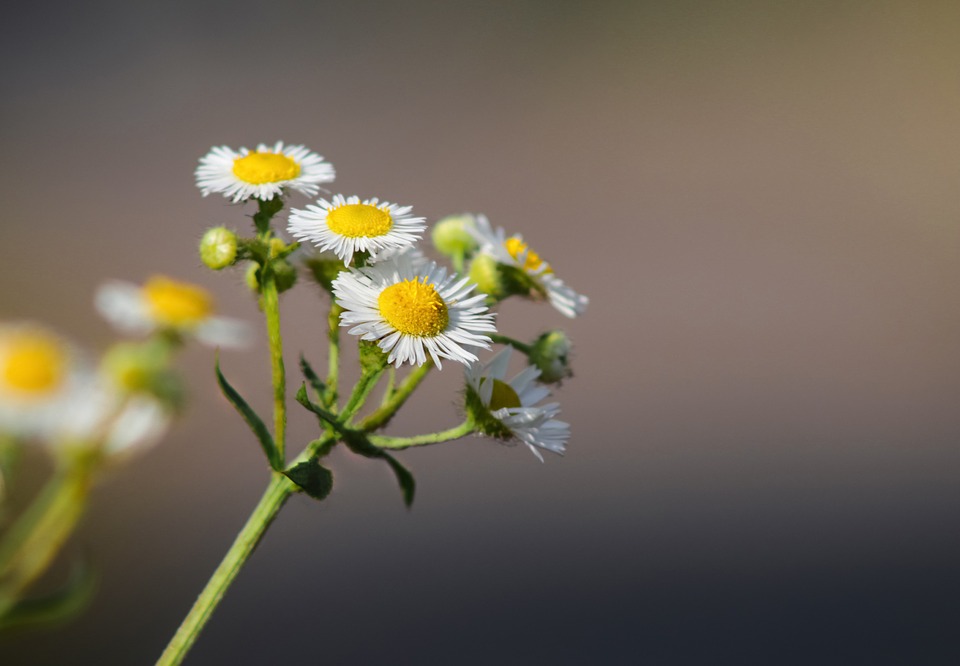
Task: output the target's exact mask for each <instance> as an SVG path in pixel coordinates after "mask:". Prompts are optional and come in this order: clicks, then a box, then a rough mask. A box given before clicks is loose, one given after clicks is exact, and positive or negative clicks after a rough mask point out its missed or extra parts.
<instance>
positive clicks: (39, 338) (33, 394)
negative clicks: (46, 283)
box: [0, 323, 93, 437]
mask: <svg viewBox="0 0 960 666" xmlns="http://www.w3.org/2000/svg"><path fill="white" fill-rule="evenodd" d="M92 376H93V374H92V372H91V371H90V370H89V369H88V368H86V366H85V365H84V364H83V363H82V361H80V360H79V359H78V355H77V353H76V351H75V350H74V348H73V347H72V346H71V345H69V344H68V343H67V342H66V341H64V340H63V339H62V338H60V337H59V336H57V335H55V334H53V333H51V332H49V331H47V330H46V329H43V328H41V327H39V326H36V325H34V324H26V323H21V324H3V325H0V433H4V434H7V435H11V436H13V437H45V436H48V435H50V433H51V432H52V431H53V430H54V429H56V427H57V424H58V423H59V422H60V420H61V419H62V415H63V413H64V410H65V408H66V407H67V406H68V405H70V403H71V402H72V401H73V399H74V398H75V397H76V396H77V395H78V394H82V393H83V392H84V388H85V387H86V386H87V385H89V384H90V383H91V382H90V380H91V378H92Z"/></svg>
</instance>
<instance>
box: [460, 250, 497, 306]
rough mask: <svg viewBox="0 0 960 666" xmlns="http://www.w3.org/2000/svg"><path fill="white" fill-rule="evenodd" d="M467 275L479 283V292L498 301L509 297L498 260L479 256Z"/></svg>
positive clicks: (488, 256)
mask: <svg viewBox="0 0 960 666" xmlns="http://www.w3.org/2000/svg"><path fill="white" fill-rule="evenodd" d="M467 274H468V275H469V276H470V279H471V280H473V281H474V282H476V283H477V291H479V292H482V293H484V294H487V295H488V296H490V297H491V298H493V299H496V300H500V299H501V298H503V297H504V296H506V295H507V291H506V285H504V283H503V278H502V275H501V271H500V267H499V265H498V264H497V260H496V259H494V258H493V257H491V256H490V255H489V254H479V255H477V256H476V257H474V258H473V261H471V262H470V270H469V271H468V272H467Z"/></svg>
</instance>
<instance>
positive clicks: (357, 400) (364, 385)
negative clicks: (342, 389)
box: [339, 367, 385, 424]
mask: <svg viewBox="0 0 960 666" xmlns="http://www.w3.org/2000/svg"><path fill="white" fill-rule="evenodd" d="M384 369H385V368H384V367H381V368H379V369H378V370H373V371H371V372H364V373H362V374H361V375H360V379H359V380H357V384H356V386H354V387H353V393H351V394H350V399H349V400H348V401H347V404H346V406H345V407H344V408H343V411H342V412H340V414H339V417H340V422H341V423H343V424H347V423H349V422H350V419H352V418H353V416H354V414H356V413H357V412H358V411H359V410H360V408H361V407H363V403H364V402H366V400H367V396H369V395H370V392H371V391H372V390H373V387H374V386H376V385H377V380H379V379H380V375H382V374H383V371H384Z"/></svg>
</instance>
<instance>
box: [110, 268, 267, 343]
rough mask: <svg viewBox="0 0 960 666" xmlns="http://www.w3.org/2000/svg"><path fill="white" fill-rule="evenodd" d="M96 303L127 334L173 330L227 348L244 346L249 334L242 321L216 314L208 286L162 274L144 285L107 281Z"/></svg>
mask: <svg viewBox="0 0 960 666" xmlns="http://www.w3.org/2000/svg"><path fill="white" fill-rule="evenodd" d="M96 306H97V309H98V310H99V311H100V314H102V315H103V316H104V318H106V319H107V321H109V322H110V323H111V324H113V325H114V326H115V327H116V328H118V329H120V330H121V331H124V332H125V333H133V334H147V333H151V332H154V331H173V332H175V333H178V334H186V335H190V336H192V337H195V338H196V339H198V340H200V341H201V342H203V343H205V344H208V345H222V346H224V347H240V346H243V345H244V344H245V343H246V342H247V339H248V337H249V331H248V329H247V326H246V324H244V323H243V322H240V321H237V320H235V319H227V318H225V317H217V316H214V306H213V298H212V297H211V295H210V293H209V292H207V291H206V290H205V289H201V288H200V287H198V286H196V285H193V284H188V283H186V282H178V281H176V280H171V279H170V278H168V277H164V276H162V275H157V276H154V277H152V278H150V279H149V280H147V282H146V283H145V284H144V285H142V286H140V285H136V284H132V283H129V282H108V283H106V284H104V285H103V286H101V287H100V289H99V290H98V291H97V295H96Z"/></svg>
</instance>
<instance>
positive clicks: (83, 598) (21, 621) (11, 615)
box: [0, 561, 97, 631]
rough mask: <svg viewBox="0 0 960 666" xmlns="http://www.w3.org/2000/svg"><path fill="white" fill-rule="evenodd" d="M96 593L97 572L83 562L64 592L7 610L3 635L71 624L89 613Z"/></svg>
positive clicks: (1, 622)
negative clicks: (22, 630)
mask: <svg viewBox="0 0 960 666" xmlns="http://www.w3.org/2000/svg"><path fill="white" fill-rule="evenodd" d="M96 590H97V575H96V572H95V571H94V570H93V568H92V567H90V566H89V565H88V564H87V563H86V562H83V561H81V562H79V563H78V564H76V565H75V566H74V567H73V571H72V572H71V574H70V579H69V580H68V581H67V584H66V585H65V586H64V587H63V589H61V590H59V591H57V592H55V593H53V594H51V595H48V596H44V597H41V598H38V599H25V600H23V601H20V602H19V603H17V604H16V605H15V606H13V607H12V608H11V609H10V610H8V611H7V613H6V614H5V615H4V616H3V617H0V631H5V630H7V629H13V628H19V627H25V626H31V625H51V624H59V623H62V622H66V621H68V620H72V619H74V618H75V617H77V616H78V615H79V614H80V613H81V612H83V610H84V609H86V607H87V606H88V605H89V604H90V601H91V600H92V599H93V595H94V593H95V592H96Z"/></svg>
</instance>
